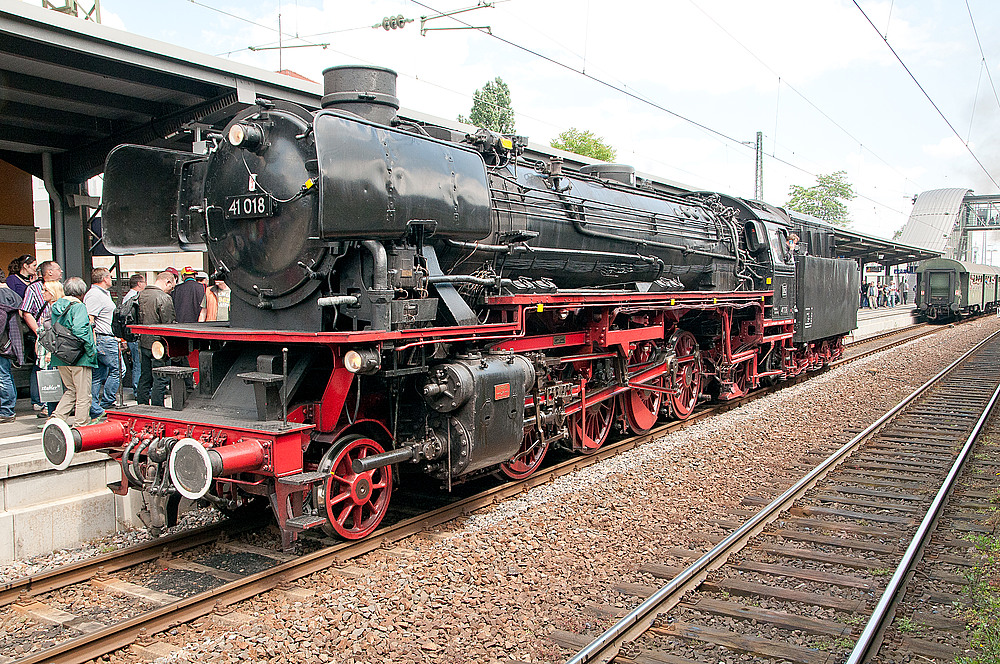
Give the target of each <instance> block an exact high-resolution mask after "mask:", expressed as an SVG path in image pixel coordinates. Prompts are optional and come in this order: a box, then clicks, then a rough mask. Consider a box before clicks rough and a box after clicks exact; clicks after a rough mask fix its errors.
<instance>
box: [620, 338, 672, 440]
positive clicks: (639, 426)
mask: <svg viewBox="0 0 1000 664" xmlns="http://www.w3.org/2000/svg"><path fill="white" fill-rule="evenodd" d="M655 358H656V345H655V344H653V342H651V341H642V342H640V343H639V344H638V345H637V346H636V347H635V350H633V351H632V352H631V353H629V358H628V365H629V366H628V371H629V373H630V374H631V373H635V372H636V371H641V370H643V369H646V368H647V366H646V365H649V364H650V363H651V362H652V361H653V360H654V359H655ZM647 384H649V385H655V386H657V387H663V384H664V377H663V376H660V377H659V378H655V379H653V380H651V381H648V382H647ZM622 400H623V401H624V403H625V417H626V418H627V419H628V424H629V427H630V428H631V429H632V431H634V432H636V433H644V432H646V431H649V430H650V429H652V428H653V425H655V424H656V420H657V419H658V418H659V415H660V405H661V404H662V403H663V393H662V392H656V391H653V390H643V389H639V388H633V389H631V390H629V391H628V393H626V394H625V396H624V397H623V398H622Z"/></svg>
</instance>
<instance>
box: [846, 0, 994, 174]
mask: <svg viewBox="0 0 1000 664" xmlns="http://www.w3.org/2000/svg"><path fill="white" fill-rule="evenodd" d="M851 2H853V3H854V6H855V7H857V8H858V11H859V12H861V15H862V16H864V17H865V20H866V21H868V25H870V26H872V29H873V30H874V31H875V32H876V33H878V36H879V38H880V39H881V40H882V41H884V42H885V45H886V47H888V49H889V50H890V51H891V52H892V55H893V56H894V57H895V58H896V60H897V61H899V64H900V65H902V67H903V69H905V70H906V73H907V74H908V75H909V76H910V78H911V79H913V82H914V83H915V84H916V86H917V87H918V88H919V89H920V92H921V93H923V95H924V97H926V98H927V101H929V102H930V104H931V106H933V107H934V110H935V111H937V113H938V115H940V116H941V119H942V120H944V122H945V124H946V125H948V128H949V129H951V133H953V134H955V137H956V138H957V139H958V140H959V141H961V143H962V145H964V146H965V149H966V150H967V151H968V153H969V154H970V155H972V158H973V159H975V160H976V163H977V164H979V168H981V169H982V171H983V173H985V174H986V177H988V178H989V179H990V182H992V183H993V186H994V187H996V188H997V189H998V190H1000V184H998V183H997V181H996V180H995V179H994V178H993V175H991V174H990V172H989V171H988V170H986V166H984V165H983V162H982V161H980V159H979V157H977V156H976V153H975V152H973V151H972V148H971V147H969V144H968V142H966V141H963V140H962V135H961V134H959V133H958V130H957V129H955V126H954V125H953V124H951V121H950V120H949V119H948V117H947V116H946V115H945V114H944V112H943V111H942V110H941V109H940V107H938V105H937V103H936V102H935V101H934V99H933V98H932V97H931V96H930V94H929V93H928V92H927V90H925V89H924V86H923V85H921V84H920V81H918V80H917V77H916V76H915V75H914V74H913V72H912V71H911V70H910V68H909V67H908V66H907V65H906V63H905V62H903V58H901V57H900V56H899V54H898V53H897V52H896V49H894V48H893V47H892V44H890V43H889V40H888V39H886V38H885V36H884V35H883V34H882V33H881V32H879V29H878V28H877V27H875V24H874V23H872V20H871V18H870V17H869V16H868V14H867V13H865V10H864V9H862V8H861V5H859V4H858V1H857V0H851Z"/></svg>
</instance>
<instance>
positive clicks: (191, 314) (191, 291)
mask: <svg viewBox="0 0 1000 664" xmlns="http://www.w3.org/2000/svg"><path fill="white" fill-rule="evenodd" d="M196 274H198V271H197V270H195V269H194V268H193V267H191V266H190V265H188V266H186V267H185V268H184V269H183V270H181V282H180V283H179V284H177V288H175V289H174V292H173V293H172V295H173V298H174V311H175V312H176V315H177V322H178V323H197V322H198V315H199V314H201V301H202V299H203V298H204V297H205V287H204V286H203V285H201V284H199V283H198V281H197V280H196V279H195V275H196Z"/></svg>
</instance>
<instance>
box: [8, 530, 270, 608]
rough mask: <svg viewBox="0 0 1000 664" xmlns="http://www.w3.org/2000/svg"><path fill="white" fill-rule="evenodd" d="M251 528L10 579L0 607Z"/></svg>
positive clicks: (178, 539) (177, 536)
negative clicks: (24, 595)
mask: <svg viewBox="0 0 1000 664" xmlns="http://www.w3.org/2000/svg"><path fill="white" fill-rule="evenodd" d="M254 525H255V523H247V524H241V525H240V526H239V527H236V528H234V527H233V524H232V523H231V522H227V521H221V522H218V523H214V524H211V525H208V526H204V527H202V528H196V529H194V530H188V531H184V532H180V533H174V534H172V535H168V536H166V537H160V538H158V539H152V540H149V541H148V542H142V543H140V544H134V545H132V546H129V547H125V548H123V549H118V550H116V551H111V552H109V553H105V554H102V555H99V556H95V557H93V558H89V559H87V560H81V561H79V562H75V563H70V564H68V565H63V566H61V567H57V568H55V569H51V570H46V571H44V572H39V573H38V574H34V575H32V576H25V577H20V578H17V579H12V580H10V581H7V582H5V583H0V607H2V606H7V605H9V604H13V603H14V602H16V601H17V599H18V597H20V595H21V594H22V593H25V594H29V595H40V594H42V593H46V592H50V591H52V590H58V589H60V588H65V587H66V586H69V585H73V584H74V583H80V582H82V581H86V580H88V579H90V578H92V577H94V576H95V575H96V574H97V572H98V569H99V568H101V569H103V571H105V572H114V571H117V570H120V569H125V568H126V567H133V566H135V565H140V564H142V563H144V562H148V561H150V560H156V559H157V558H159V557H161V556H162V555H163V554H164V551H166V552H169V553H176V552H178V551H184V550H186V549H192V548H194V547H196V546H201V545H202V544H207V543H209V542H215V541H217V540H218V539H219V534H220V533H221V532H233V531H241V530H245V529H247V528H251V527H253V526H254Z"/></svg>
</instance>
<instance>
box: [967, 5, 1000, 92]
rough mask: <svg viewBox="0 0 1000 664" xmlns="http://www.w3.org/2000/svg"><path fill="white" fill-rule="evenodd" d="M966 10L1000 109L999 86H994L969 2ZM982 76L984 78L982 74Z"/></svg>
mask: <svg viewBox="0 0 1000 664" xmlns="http://www.w3.org/2000/svg"><path fill="white" fill-rule="evenodd" d="M965 8H966V9H967V10H969V21H970V22H971V23H972V34H974V35H975V36H976V44H977V45H978V46H979V55H980V56H981V57H982V59H983V69H985V70H986V77H987V78H988V79H989V81H990V87H991V88H993V98H994V99H996V100H997V107H1000V95H998V94H997V86H996V85H994V84H993V75H992V74H991V73H990V67H989V64H987V62H986V53H985V52H984V51H983V43H982V42H981V41H979V30H978V29H977V28H976V19H975V18H973V17H972V7H970V6H969V0H965ZM980 76H982V74H980ZM977 94H978V91H977Z"/></svg>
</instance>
